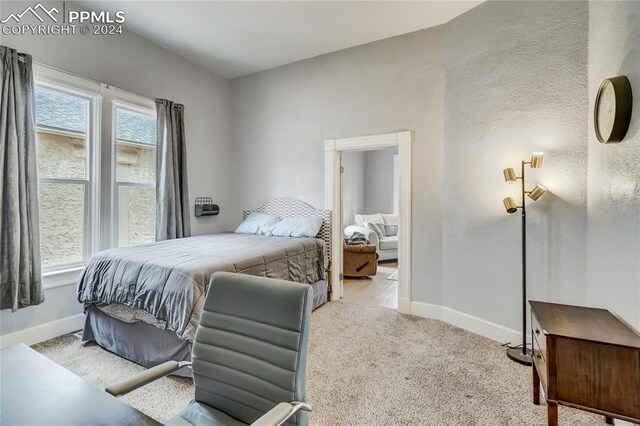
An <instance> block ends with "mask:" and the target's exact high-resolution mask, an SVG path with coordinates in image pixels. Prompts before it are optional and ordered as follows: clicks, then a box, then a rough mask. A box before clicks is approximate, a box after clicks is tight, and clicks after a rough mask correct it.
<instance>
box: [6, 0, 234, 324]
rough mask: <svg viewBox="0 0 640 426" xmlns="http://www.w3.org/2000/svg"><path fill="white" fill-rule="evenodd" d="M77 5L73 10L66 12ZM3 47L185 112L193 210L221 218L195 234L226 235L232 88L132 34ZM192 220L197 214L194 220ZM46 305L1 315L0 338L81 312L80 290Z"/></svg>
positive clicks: (16, 8)
mask: <svg viewBox="0 0 640 426" xmlns="http://www.w3.org/2000/svg"><path fill="white" fill-rule="evenodd" d="M72 6H73V4H72V3H70V2H68V3H67V8H69V7H72ZM23 9H24V3H23V2H10V1H4V0H3V1H2V14H3V15H5V14H9V13H11V12H21V11H22V10H23ZM2 44H3V45H6V46H9V47H12V48H15V49H18V51H20V52H25V53H30V54H31V55H33V59H34V61H36V62H40V63H44V64H47V65H50V66H53V67H56V68H59V69H63V70H66V71H69V72H71V73H74V74H78V75H82V76H85V77H88V78H91V79H94V80H97V81H101V82H104V83H108V84H111V85H113V86H115V87H119V88H122V89H126V90H131V91H134V92H137V93H141V94H143V95H146V96H149V97H151V98H167V99H171V100H173V101H176V102H180V103H183V104H185V129H186V137H187V143H188V145H187V151H188V152H187V155H188V157H187V162H188V166H189V195H190V197H191V200H192V201H191V204H192V205H193V200H194V199H195V197H197V196H212V197H213V198H214V200H215V201H216V202H218V203H219V204H220V207H221V213H220V215H219V216H216V217H208V218H201V219H197V218H195V217H192V218H191V225H192V231H193V233H194V234H206V233H210V232H216V231H222V230H226V229H227V227H228V220H227V219H228V216H227V215H228V214H229V209H228V206H229V170H230V168H231V166H230V162H229V127H228V126H229V109H228V108H229V81H228V80H227V79H224V78H222V77H219V76H216V75H214V74H212V73H211V72H209V71H207V70H205V69H203V68H201V67H199V66H197V65H194V64H193V63H191V62H188V61H186V60H185V59H183V58H181V57H180V56H178V55H176V54H174V53H171V52H169V51H167V50H165V49H163V48H162V47H160V46H158V45H156V44H154V43H151V42H150V41H148V40H146V39H144V38H142V37H140V36H138V35H136V34H134V33H131V32H129V31H126V25H125V33H124V34H122V35H110V36H83V35H78V36H5V35H2ZM192 214H193V212H192ZM45 297H46V301H45V303H44V304H42V305H40V306H36V307H30V308H27V309H21V310H20V311H18V312H16V313H11V312H8V311H2V313H1V314H0V315H1V316H0V334H6V333H10V332H13V331H16V330H19V329H22V328H27V327H32V326H35V325H37V324H41V323H43V322H47V321H53V320H56V319H59V318H64V317H66V316H69V315H73V314H77V313H80V312H82V307H81V306H80V304H78V302H77V301H76V296H75V286H73V285H71V286H67V287H59V288H54V289H49V290H46V291H45Z"/></svg>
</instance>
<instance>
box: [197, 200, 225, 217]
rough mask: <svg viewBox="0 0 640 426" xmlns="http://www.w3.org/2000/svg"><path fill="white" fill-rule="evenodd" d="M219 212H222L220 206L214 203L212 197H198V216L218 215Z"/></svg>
mask: <svg viewBox="0 0 640 426" xmlns="http://www.w3.org/2000/svg"><path fill="white" fill-rule="evenodd" d="M218 213H220V207H219V206H218V205H217V204H213V199H212V198H211V197H196V217H200V216H217V215H218Z"/></svg>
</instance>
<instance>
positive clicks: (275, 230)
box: [269, 216, 322, 238]
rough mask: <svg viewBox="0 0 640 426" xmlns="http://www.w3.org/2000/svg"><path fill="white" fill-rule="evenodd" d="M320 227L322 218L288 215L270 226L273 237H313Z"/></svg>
mask: <svg viewBox="0 0 640 426" xmlns="http://www.w3.org/2000/svg"><path fill="white" fill-rule="evenodd" d="M321 227H322V218H321V217H314V216H301V217H288V218H285V219H282V220H281V221H280V222H278V223H276V224H275V225H273V226H272V227H271V232H270V234H269V235H273V236H274V237H309V238H315V237H316V236H317V235H318V232H320V228H321Z"/></svg>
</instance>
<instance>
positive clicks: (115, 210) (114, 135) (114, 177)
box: [110, 89, 158, 247]
mask: <svg viewBox="0 0 640 426" xmlns="http://www.w3.org/2000/svg"><path fill="white" fill-rule="evenodd" d="M111 90H112V92H115V93H113V94H112V96H111V98H110V99H111V117H112V121H111V123H112V130H111V156H112V157H111V158H112V159H113V161H111V184H112V194H111V200H112V202H111V206H112V209H111V223H112V226H111V231H112V232H111V245H112V247H120V245H119V241H118V240H119V231H120V217H119V212H120V209H119V207H120V205H119V203H120V198H119V195H120V188H121V187H123V186H124V187H137V188H152V189H154V190H155V189H156V184H155V183H143V182H126V181H123V182H121V181H119V180H118V172H117V167H118V161H117V160H118V153H117V151H118V128H117V126H118V120H117V116H118V114H117V111H118V109H123V110H127V111H131V112H135V113H138V114H143V115H146V116H149V117H153V119H154V120H155V119H156V110H155V102H153V103H152V102H142V100H141V99H132V98H133V97H132V96H131V95H129V94H126V95H128V96H122V94H121V93H118V90H117V89H116V90H114V89H111ZM125 99H126V100H125ZM131 100H134V101H136V102H135V103H134V102H131ZM151 104H153V109H152V108H151V107H150V106H149V105H151ZM153 149H154V150H156V152H157V149H158V146H157V145H155V146H154V148H153ZM156 172H157V170H156Z"/></svg>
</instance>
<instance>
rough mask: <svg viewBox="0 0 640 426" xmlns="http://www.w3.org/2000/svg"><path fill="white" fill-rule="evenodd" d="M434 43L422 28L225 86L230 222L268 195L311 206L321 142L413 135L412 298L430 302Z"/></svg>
mask: <svg viewBox="0 0 640 426" xmlns="http://www.w3.org/2000/svg"><path fill="white" fill-rule="evenodd" d="M442 37H443V28H441V27H440V28H432V29H427V30H423V31H419V32H415V33H411V34H407V35H403V36H399V37H394V38H389V39H386V40H382V41H379V42H375V43H371V44H367V45H363V46H359V47H354V48H350V49H346V50H343V51H339V52H335V53H331V54H328V55H322V56H319V57H316V58H313V59H309V60H305V61H301V62H296V63H293V64H290V65H286V66H282V67H279V68H274V69H271V70H268V71H264V72H260V73H257V74H254V75H251V76H247V77H242V78H238V79H236V80H233V81H232V83H231V135H232V144H231V155H232V156H231V160H232V162H233V163H235V164H242V167H238V168H236V169H235V172H234V173H233V175H232V176H233V179H232V182H233V184H232V189H233V194H234V197H233V199H232V200H231V203H232V210H233V215H232V216H235V217H240V212H241V211H242V210H243V209H247V208H253V207H256V206H258V205H260V204H261V203H263V202H264V201H266V200H268V199H270V198H274V197H295V198H299V199H301V200H303V201H306V202H307V203H309V204H311V205H313V206H315V207H320V208H321V207H323V206H324V143H323V141H324V140H325V139H330V138H339V137H349V136H358V135H368V134H375V133H386V132H393V131H397V130H403V129H408V130H413V131H414V136H415V142H414V145H413V159H412V161H413V176H412V180H413V185H414V192H413V217H414V222H413V229H412V233H413V251H414V258H413V276H414V277H416V281H415V285H414V290H413V292H414V294H413V297H414V298H415V299H417V300H422V301H427V300H428V301H434V302H435V303H439V293H440V287H441V285H440V279H441V271H440V267H441V264H442V261H441V244H440V241H441V235H442V234H441V233H442V225H441V214H440V212H441V193H442V145H443V144H442V111H443V108H442V107H443V95H444V92H443V88H444V72H443V67H442V64H443V62H442ZM418 218H428V220H422V219H420V220H418Z"/></svg>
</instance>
